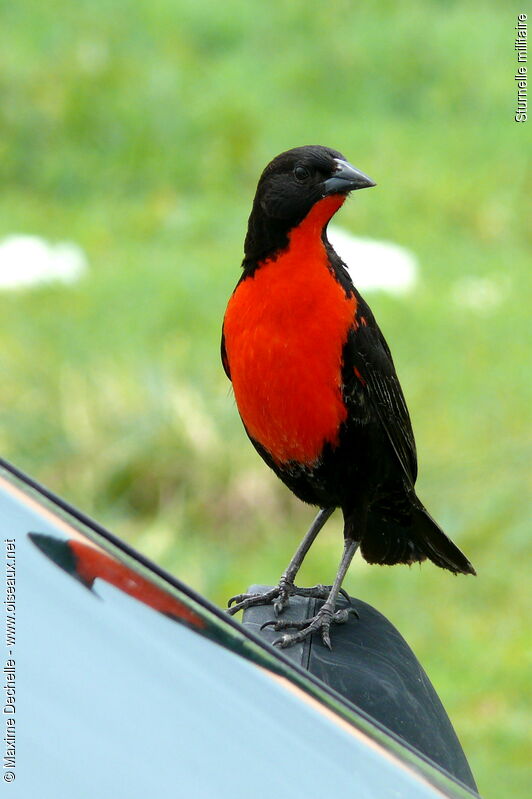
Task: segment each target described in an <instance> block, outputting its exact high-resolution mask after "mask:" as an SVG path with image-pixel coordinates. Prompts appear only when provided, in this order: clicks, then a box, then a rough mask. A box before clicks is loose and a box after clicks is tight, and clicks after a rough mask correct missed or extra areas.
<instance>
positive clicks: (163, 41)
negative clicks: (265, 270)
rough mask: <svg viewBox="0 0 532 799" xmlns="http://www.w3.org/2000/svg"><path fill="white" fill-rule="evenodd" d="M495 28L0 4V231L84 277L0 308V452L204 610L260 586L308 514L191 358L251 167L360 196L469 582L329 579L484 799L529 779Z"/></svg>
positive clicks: (286, 12)
mask: <svg viewBox="0 0 532 799" xmlns="http://www.w3.org/2000/svg"><path fill="white" fill-rule="evenodd" d="M520 11H522V8H521V7H518V6H517V5H515V6H514V4H512V3H510V4H508V5H506V6H505V7H504V8H503V7H502V6H501V5H500V4H498V3H496V2H494V1H492V2H485V3H473V2H461V3H458V2H436V1H435V0H434V2H421V0H416V1H415V2H413V3H411V4H409V5H408V6H407V7H404V8H403V9H401V8H400V7H398V6H397V5H395V4H393V3H391V2H387V0H380V2H377V3H375V4H372V5H371V6H370V5H367V6H365V7H363V8H354V6H353V4H350V3H347V2H332V3H328V4H317V3H308V2H302V1H301V0H296V2H291V3H290V4H288V3H284V2H282V1H281V0H274V2H271V3H269V4H268V5H267V6H266V5H262V4H261V5H259V4H247V3H244V2H241V1H240V0H226V2H225V3H224V4H223V5H221V4H220V5H218V6H216V5H214V4H209V3H206V2H204V0H196V2H192V1H191V0H177V2H176V0H172V1H171V0H157V1H156V2H152V3H148V2H147V0H136V1H135V2H133V1H132V0H108V2H106V3H102V2H94V1H93V2H90V3H89V2H87V1H86V0H79V1H78V2H77V3H76V4H68V3H66V2H62V0H52V2H50V3H47V4H42V3H38V2H36V0H23V2H21V3H17V4H10V5H9V6H3V8H2V10H1V12H0V14H1V16H0V21H1V23H2V24H1V26H0V39H1V40H2V46H1V48H0V62H1V69H0V90H1V93H2V98H3V99H2V103H1V105H0V127H1V136H0V185H1V187H2V188H1V191H0V234H1V235H4V234H9V233H12V232H21V233H33V234H38V235H42V236H44V237H46V238H47V239H49V240H51V241H56V240H59V239H65V238H66V239H71V240H74V241H76V242H77V243H78V244H80V245H81V246H82V247H83V248H84V249H85V251H86V252H87V254H88V257H89V261H90V265H91V268H90V274H89V276H88V277H87V278H86V279H84V280H83V281H82V282H80V283H79V284H77V285H75V286H73V287H70V288H65V287H60V286H48V287H42V288H39V289H35V290H32V291H26V292H18V293H3V294H1V295H0V305H1V309H2V326H1V329H0V351H1V364H2V380H1V383H0V392H1V393H0V398H1V399H0V444H1V450H2V453H3V455H4V456H5V457H8V458H10V459H12V460H13V461H14V462H15V463H16V464H17V465H18V466H20V467H22V468H24V469H26V470H28V471H29V472H30V473H31V474H32V475H34V476H35V477H37V478H38V479H40V480H41V481H42V482H44V483H45V484H47V485H48V486H50V487H51V488H53V489H54V490H55V491H57V492H59V493H60V494H63V495H65V496H66V497H67V498H68V499H70V500H71V501H72V502H74V503H76V504H78V505H79V506H80V507H82V508H83V509H84V510H85V511H87V512H89V513H91V514H93V515H95V516H97V517H98V518H99V519H100V520H101V521H102V522H103V523H105V524H106V525H107V526H110V527H111V528H112V529H113V530H114V531H116V532H117V533H118V534H120V535H122V536H124V537H126V538H127V539H128V540H130V541H131V542H132V543H133V544H135V545H136V546H137V547H139V548H140V549H142V550H143V551H144V552H146V553H147V554H149V555H150V556H151V557H153V558H155V559H157V560H159V561H160V562H161V563H162V564H163V565H165V566H166V567H168V568H169V569H171V570H173V571H174V572H175V573H176V574H177V575H178V576H179V577H181V578H182V579H184V580H185V581H187V582H189V583H190V584H191V585H193V586H195V587H196V588H197V589H199V590H200V591H202V592H204V593H205V594H206V595H208V596H209V597H210V598H212V599H213V600H214V601H216V602H218V603H223V602H224V601H225V599H226V598H227V597H228V596H229V595H230V594H232V593H235V592H237V591H239V590H241V589H243V588H244V587H245V586H246V585H247V584H249V583H251V582H254V581H260V582H272V583H273V582H275V581H276V580H277V578H278V576H279V574H280V572H281V570H282V569H283V567H284V566H285V565H286V562H287V560H288V559H289V557H290V556H291V554H292V551H293V549H294V548H295V546H296V543H297V541H298V539H299V537H300V535H301V534H302V532H303V530H304V528H305V526H306V525H307V524H308V522H309V520H310V518H311V517H312V510H311V509H309V508H305V507H303V506H301V505H300V504H299V503H297V502H296V501H295V500H293V499H292V498H291V497H290V496H289V495H288V492H287V491H286V490H285V489H284V488H283V487H282V486H281V485H279V484H277V483H276V481H275V480H274V478H273V477H272V476H271V475H270V474H269V473H268V471H267V469H266V467H265V466H263V465H262V463H261V462H260V461H259V459H258V456H256V454H255V453H254V451H253V450H252V448H251V447H250V446H249V445H248V443H247V440H246V439H245V435H244V433H243V431H242V429H241V426H240V422H239V420H238V416H237V413H236V409H235V407H234V401H233V399H232V397H231V395H230V392H229V389H228V384H227V382H226V380H225V376H224V375H223V373H222V370H221V366H220V364H219V359H218V347H219V331H220V322H221V318H222V315H223V311H224V308H225V303H226V301H227V297H228V295H229V293H230V292H231V291H232V288H233V286H234V284H235V282H236V280H237V278H238V274H239V263H240V260H241V256H242V242H243V238H244V234H245V225H246V221H247V215H248V213H249V208H250V204H251V199H252V195H253V191H254V185H255V183H256V179H257V176H258V174H259V172H260V170H261V169H262V168H263V166H264V165H265V163H266V162H267V160H269V159H270V158H271V157H273V156H274V155H275V154H276V153H277V152H280V151H281V150H283V149H285V148H287V147H290V146H295V145H297V144H303V143H323V144H328V145H330V146H333V147H335V148H337V149H340V150H341V151H343V152H344V153H345V154H346V155H347V156H348V157H349V158H350V159H351V160H352V161H353V162H354V163H355V164H356V165H357V166H359V167H360V168H362V169H363V170H367V171H368V173H369V174H371V175H372V176H374V177H375V179H376V180H377V182H378V184H379V185H378V188H377V189H376V190H375V191H373V192H369V193H368V195H366V194H365V193H364V196H362V197H356V198H355V199H353V200H352V201H351V202H350V203H348V204H347V205H346V207H345V209H343V210H342V212H341V218H340V220H339V221H340V223H341V224H342V225H343V226H344V227H347V228H349V229H351V230H353V231H355V232H358V233H360V234H361V235H365V236H372V237H376V238H383V239H389V240H392V241H396V242H398V243H400V244H403V245H406V246H408V247H411V248H412V249H413V250H414V251H415V252H416V253H417V255H418V256H419V258H420V261H421V267H422V280H421V282H420V285H419V287H418V288H417V289H416V291H415V293H414V294H413V295H412V296H410V297H408V298H407V299H396V298H392V297H389V296H386V295H382V294H376V295H372V296H370V297H369V300H370V302H371V304H372V306H373V308H374V311H375V312H376V315H377V318H378V319H379V321H380V323H381V326H382V327H383V330H384V332H385V335H386V336H387V338H388V340H389V341H390V343H391V347H392V350H393V352H394V356H395V360H396V364H397V367H398V371H399V374H400V377H401V380H402V383H403V386H404V389H405V393H406V396H407V400H408V402H409V406H410V408H411V412H412V417H413V423H414V429H415V431H416V437H417V442H418V449H419V459H420V473H421V474H420V480H419V489H420V495H421V496H422V497H423V499H424V500H425V501H426V503H427V505H428V507H429V508H430V509H431V511H432V513H433V514H434V515H435V516H436V518H438V520H439V521H440V522H441V524H442V525H443V526H444V527H445V528H446V529H447V530H448V532H449V533H450V535H452V537H453V538H454V539H455V540H456V541H457V542H458V543H459V545H460V546H461V547H462V548H463V549H464V550H465V551H466V553H467V554H468V556H469V557H470V558H471V560H472V561H473V563H474V564H475V566H476V567H477V570H478V574H479V576H478V578H477V579H476V580H473V579H465V578H453V577H451V576H450V575H449V574H447V573H444V572H442V571H440V570H437V569H435V568H433V567H431V566H430V565H429V566H424V567H423V568H422V569H418V568H412V569H408V568H401V567H397V568H395V569H385V568H382V569H380V568H377V567H368V566H366V565H365V564H363V563H361V562H358V563H356V565H354V566H353V567H352V569H351V571H350V574H349V575H348V579H347V582H346V587H347V588H348V590H350V591H351V592H352V593H353V594H355V595H357V596H360V597H361V598H363V599H364V600H366V601H369V602H371V603H373V604H374V605H376V606H377V607H378V608H379V609H380V610H381V611H382V612H384V613H385V614H386V615H387V616H388V617H389V618H390V619H391V620H392V621H393V622H394V623H395V624H396V625H397V626H398V627H399V629H400V630H401V632H402V633H403V635H404V636H405V637H406V638H407V640H408V641H409V642H410V644H411V645H412V646H413V647H414V650H415V651H416V653H417V654H418V656H419V658H420V660H421V661H422V663H423V664H424V666H425V668H426V669H427V671H428V673H429V675H430V677H431V678H432V680H433V681H434V683H435V685H436V688H437V690H438V691H439V692H440V695H441V697H442V700H443V701H444V704H445V705H446V707H447V709H448V711H449V714H450V716H451V718H452V720H453V722H454V723H455V725H456V728H457V731H458V733H459V736H460V738H461V740H462V741H463V744H464V747H465V750H466V753H467V755H468V757H469V758H470V762H471V765H472V768H473V771H474V773H475V775H476V777H477V779H478V783H479V787H480V790H481V792H482V793H483V795H484V796H485V797H486V799H495V797H506V796H512V797H516V798H519V797H523V799H524V797H525V796H528V790H527V787H528V785H527V780H528V779H529V778H530V772H528V773H527V766H528V760H529V759H527V751H526V749H527V746H526V744H527V737H528V736H529V728H530V714H529V712H528V711H529V707H528V688H527V682H526V678H527V674H529V670H528V664H527V661H526V654H527V652H528V653H529V652H530V646H529V644H530V636H529V633H528V630H527V625H528V618H529V613H527V598H528V596H529V593H530V592H529V588H528V581H527V578H528V572H529V568H527V562H526V558H527V557H530V549H529V545H528V540H529V534H528V525H527V521H528V518H529V508H528V507H527V501H526V497H527V488H528V485H527V451H528V452H529V451H530V449H529V448H528V450H527V427H526V419H527V415H528V414H527V412H528V410H529V408H530V401H531V398H530V378H529V376H527V374H526V371H525V363H526V360H527V356H528V354H529V349H530V348H529V342H530V339H529V337H528V336H527V332H528V331H527V324H526V316H527V311H528V308H529V300H530V277H529V275H530V265H529V260H528V258H527V256H528V252H529V250H528V249H527V248H528V247H529V239H528V240H527V236H528V229H527V225H526V220H527V219H529V218H530V201H529V197H530V171H528V173H527V167H528V170H529V168H530V162H529V161H527V158H526V148H525V144H526V143H525V137H526V135H527V125H518V124H516V123H514V122H513V108H514V104H515V97H514V95H515V91H514V85H513V83H514V82H513V74H514V72H513V70H514V66H515V53H514V51H513V26H514V24H515V17H516V14H517V13H519V12H520ZM527 179H528V183H527ZM527 187H528V190H527ZM464 276H465V277H473V278H486V279H488V280H490V281H492V282H493V284H494V285H495V287H496V289H497V290H498V291H500V292H501V301H500V303H499V304H496V303H495V304H493V305H491V306H490V305H486V307H485V308H482V307H481V308H479V309H478V310H476V311H474V310H471V309H468V308H467V307H464V306H463V305H462V306H461V305H460V304H458V303H457V302H456V301H455V294H456V286H457V281H459V280H460V279H462V278H463V277H464ZM528 474H529V472H528ZM340 540H341V530H340V526H339V522H338V520H336V521H335V522H332V523H331V524H330V529H328V530H327V531H325V532H324V533H323V534H322V536H321V537H320V539H319V541H318V542H317V544H316V547H315V549H313V551H312V553H311V555H310V556H309V559H308V563H306V564H305V567H304V570H303V575H302V581H305V582H308V583H311V582H316V581H324V580H327V579H331V578H332V575H333V573H334V570H335V568H336V563H337V559H338V557H339V553H340Z"/></svg>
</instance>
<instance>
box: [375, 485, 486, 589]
mask: <svg viewBox="0 0 532 799" xmlns="http://www.w3.org/2000/svg"><path fill="white" fill-rule="evenodd" d="M409 504H410V508H409V511H410V512H409V513H408V514H400V517H399V518H397V517H396V518H390V514H389V513H386V514H383V513H382V512H379V511H380V510H381V509H380V508H379V507H374V508H372V509H371V511H370V512H369V514H368V521H367V527H366V531H365V534H364V536H363V538H362V541H361V545H360V551H361V553H362V556H363V557H364V558H365V560H367V561H368V563H382V564H388V565H392V564H394V563H416V562H417V561H423V560H426V558H429V559H430V560H431V561H432V562H433V563H435V564H436V566H439V567H440V568H442V569H448V570H449V571H451V572H454V573H455V574H458V573H461V574H476V571H475V569H474V568H473V566H472V565H471V563H470V562H469V561H468V559H467V558H466V556H465V555H464V554H463V552H461V551H460V550H459V549H458V547H457V546H456V544H453V542H452V541H451V539H450V538H448V537H447V536H446V535H445V533H444V532H443V530H442V529H441V527H439V525H438V524H436V522H435V521H434V519H433V518H432V517H431V516H430V514H429V513H428V512H427V511H426V510H425V508H424V507H423V505H421V503H420V502H419V500H417V497H416V501H415V504H414V503H413V502H410V503H409Z"/></svg>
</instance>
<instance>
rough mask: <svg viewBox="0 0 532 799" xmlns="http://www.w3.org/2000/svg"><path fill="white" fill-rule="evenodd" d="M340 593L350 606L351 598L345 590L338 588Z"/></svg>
mask: <svg viewBox="0 0 532 799" xmlns="http://www.w3.org/2000/svg"><path fill="white" fill-rule="evenodd" d="M340 593H341V595H342V596H343V598H344V599H346V600H347V602H348V603H349V604H350V605H351V604H352V602H351V597H350V596H349V594H348V593H347V591H346V590H345V588H340Z"/></svg>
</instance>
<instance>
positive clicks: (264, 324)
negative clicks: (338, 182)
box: [224, 195, 356, 465]
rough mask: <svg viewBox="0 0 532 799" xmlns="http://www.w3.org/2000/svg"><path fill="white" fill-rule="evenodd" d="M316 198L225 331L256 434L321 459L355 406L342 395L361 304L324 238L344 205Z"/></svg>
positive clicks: (236, 306) (245, 414) (292, 456)
mask: <svg viewBox="0 0 532 799" xmlns="http://www.w3.org/2000/svg"><path fill="white" fill-rule="evenodd" d="M343 201H344V197H343V196H341V195H333V196H331V197H326V198H325V199H323V200H321V201H319V202H318V203H316V205H315V206H314V207H313V208H312V210H311V211H310V213H309V214H308V215H307V216H306V217H305V219H304V220H303V222H301V224H300V225H298V227H296V228H294V229H293V230H292V231H291V232H290V234H289V246H288V247H287V248H286V249H285V250H283V251H282V252H281V253H279V254H278V255H277V257H275V258H271V259H267V260H266V261H264V262H263V263H262V264H260V265H259V267H258V268H257V269H256V270H255V272H254V273H253V275H252V276H249V277H247V278H246V279H245V280H243V281H242V282H241V283H240V284H239V285H238V286H237V288H236V290H235V292H234V293H233V295H232V297H231V299H230V301H229V304H228V306H227V311H226V315H225V319H224V336H225V347H226V352H227V357H228V361H229V367H230V370H231V380H232V383H233V388H234V392H235V398H236V402H237V405H238V410H239V412H240V415H241V417H242V421H243V422H244V424H245V426H246V429H247V431H248V433H249V434H250V436H251V437H252V438H254V439H255V440H256V441H258V442H259V443H260V444H261V445H262V446H263V447H265V448H266V450H267V451H268V452H269V453H270V454H271V455H272V457H273V458H274V459H275V461H277V463H279V464H282V463H286V462H288V461H297V462H299V463H303V464H308V465H310V464H312V463H314V462H315V461H316V460H317V459H318V457H319V455H320V452H321V450H322V449H323V446H324V444H325V443H326V442H329V443H330V444H332V445H333V446H334V445H335V444H337V443H338V434H339V428H340V425H341V423H342V422H343V421H344V420H345V419H346V416H347V411H346V408H345V406H344V403H343V401H342V394H341V366H342V348H343V345H344V343H345V341H346V338H347V333H348V331H349V328H350V327H351V325H352V324H353V319H354V316H355V311H356V299H355V297H354V296H353V297H350V298H346V295H345V291H344V289H343V288H342V286H341V285H340V284H339V283H338V281H337V280H336V279H335V277H334V275H333V273H332V271H331V268H330V266H329V263H328V257H327V252H326V250H325V246H324V244H323V241H322V239H321V232H322V230H323V227H324V225H325V224H326V223H327V222H328V220H329V219H330V218H331V216H332V215H333V214H334V213H335V211H336V210H337V209H338V208H339V207H340V205H341V204H342V203H343Z"/></svg>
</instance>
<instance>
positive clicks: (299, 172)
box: [294, 166, 310, 180]
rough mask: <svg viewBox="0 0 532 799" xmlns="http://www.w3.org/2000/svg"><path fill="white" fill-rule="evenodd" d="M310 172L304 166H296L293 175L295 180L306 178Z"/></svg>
mask: <svg viewBox="0 0 532 799" xmlns="http://www.w3.org/2000/svg"><path fill="white" fill-rule="evenodd" d="M309 175H310V172H309V171H308V169H307V168H306V167H305V166H296V167H295V169H294V177H295V179H296V180H306V179H307V178H308V177H309Z"/></svg>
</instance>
